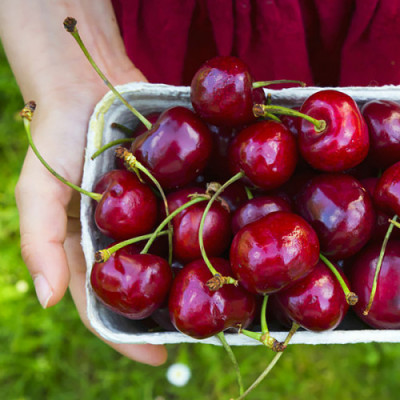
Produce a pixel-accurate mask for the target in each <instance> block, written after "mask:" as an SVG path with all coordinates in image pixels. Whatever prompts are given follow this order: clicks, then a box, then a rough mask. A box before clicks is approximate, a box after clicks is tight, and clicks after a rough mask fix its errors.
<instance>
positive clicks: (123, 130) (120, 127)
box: [111, 122, 133, 135]
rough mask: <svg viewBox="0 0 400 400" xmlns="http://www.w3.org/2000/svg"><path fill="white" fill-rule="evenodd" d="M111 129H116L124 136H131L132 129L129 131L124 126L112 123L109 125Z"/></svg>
mask: <svg viewBox="0 0 400 400" xmlns="http://www.w3.org/2000/svg"><path fill="white" fill-rule="evenodd" d="M111 128H114V129H118V130H119V131H120V132H122V133H125V134H126V135H132V132H133V129H130V128H128V127H127V126H125V125H122V124H119V123H118V122H113V123H112V124H111Z"/></svg>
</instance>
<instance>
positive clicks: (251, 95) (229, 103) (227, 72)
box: [190, 56, 265, 127]
mask: <svg viewBox="0 0 400 400" xmlns="http://www.w3.org/2000/svg"><path fill="white" fill-rule="evenodd" d="M252 84H253V78H252V76H251V74H250V72H249V69H248V67H247V65H246V64H245V63H244V62H243V61H241V60H240V59H238V58H236V57H231V56H219V57H215V58H212V59H211V60H208V61H206V62H205V63H204V64H203V65H202V66H201V67H200V68H199V70H198V71H197V72H196V74H195V75H194V77H193V79H192V83H191V94H190V98H191V101H192V105H193V108H194V110H195V111H196V113H197V114H199V115H200V116H201V118H203V119H204V120H205V121H207V122H208V123H210V124H213V125H221V126H231V127H233V126H240V125H243V124H247V123H249V122H251V121H254V120H255V116H254V114H253V104H254V103H255V101H256V102H258V103H260V102H263V101H260V100H264V99H265V96H264V95H263V94H264V92H263V91H262V89H261V90H260V89H258V90H255V91H253V87H252ZM260 97H261V98H260Z"/></svg>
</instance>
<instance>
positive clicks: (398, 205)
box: [374, 161, 400, 216]
mask: <svg viewBox="0 0 400 400" xmlns="http://www.w3.org/2000/svg"><path fill="white" fill-rule="evenodd" d="M374 200H375V203H376V204H377V206H378V207H379V208H380V209H381V210H382V211H385V212H386V213H388V214H389V215H392V216H393V214H397V215H400V161H399V162H397V163H396V164H393V165H392V166H391V167H389V168H387V169H386V170H385V171H384V172H383V174H382V176H381V177H380V178H379V180H378V183H377V184H376V187H375V192H374Z"/></svg>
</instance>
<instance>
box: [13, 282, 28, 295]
mask: <svg viewBox="0 0 400 400" xmlns="http://www.w3.org/2000/svg"><path fill="white" fill-rule="evenodd" d="M15 288H16V289H17V292H19V293H26V292H27V291H28V290H29V285H28V282H26V281H23V280H21V281H18V282H17V283H16V284H15Z"/></svg>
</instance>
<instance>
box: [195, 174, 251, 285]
mask: <svg viewBox="0 0 400 400" xmlns="http://www.w3.org/2000/svg"><path fill="white" fill-rule="evenodd" d="M243 176H244V173H243V172H242V171H240V172H238V173H237V174H236V175H234V176H233V177H232V178H230V179H229V180H228V181H226V182H225V183H224V184H223V185H221V186H220V187H219V188H218V189H217V190H216V191H215V193H214V194H213V196H212V197H211V199H210V201H209V202H208V203H207V206H206V208H205V209H204V212H203V215H202V217H201V220H200V227H199V246H200V252H201V255H202V257H203V260H204V262H205V263H206V265H207V267H208V269H209V270H210V272H211V273H212V275H213V276H218V277H220V275H219V273H218V271H217V270H216V269H215V268H214V267H213V265H212V264H211V262H210V259H209V258H208V256H207V253H206V250H205V248H204V239H203V230H204V223H205V220H206V217H207V214H208V211H209V210H210V208H211V206H212V205H213V203H214V201H215V200H216V199H217V197H218V196H219V195H220V194H221V193H222V192H223V191H224V190H225V189H226V188H227V187H228V186H229V185H231V184H232V183H234V182H236V181H238V180H239V179H241V178H243ZM224 278H226V282H222V281H221V280H219V281H218V284H221V286H220V287H222V285H223V284H225V283H228V284H234V285H235V286H237V285H238V281H237V280H236V279H233V278H231V277H224ZM210 289H211V290H217V289H219V287H217V288H215V286H212V287H210Z"/></svg>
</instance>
